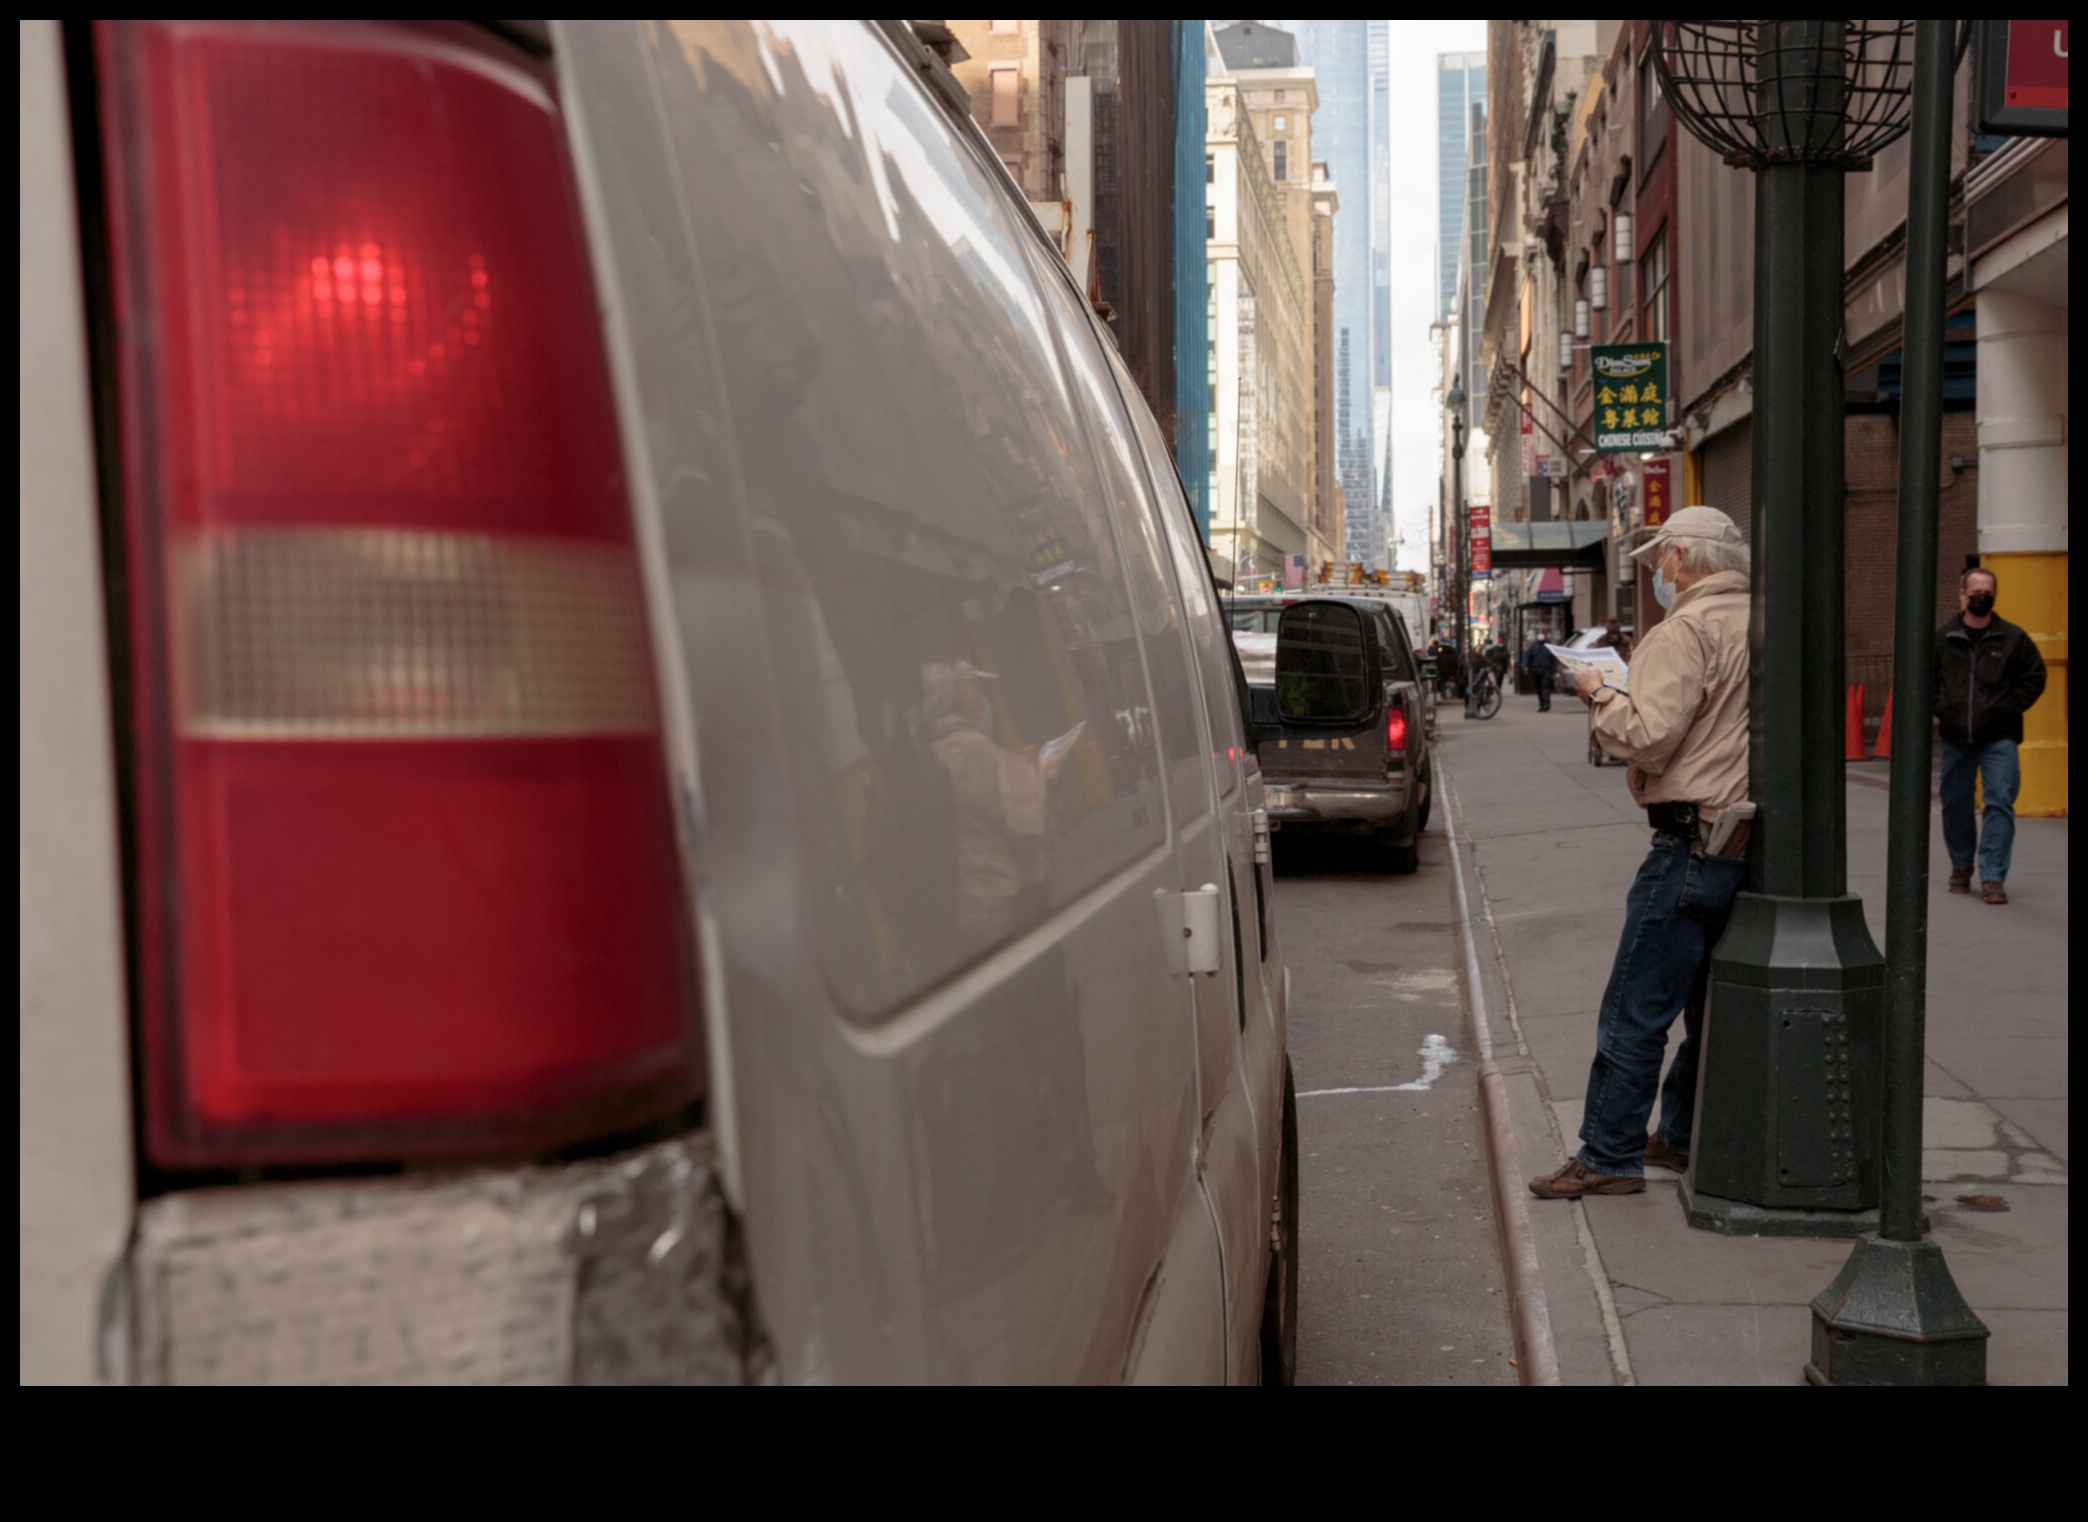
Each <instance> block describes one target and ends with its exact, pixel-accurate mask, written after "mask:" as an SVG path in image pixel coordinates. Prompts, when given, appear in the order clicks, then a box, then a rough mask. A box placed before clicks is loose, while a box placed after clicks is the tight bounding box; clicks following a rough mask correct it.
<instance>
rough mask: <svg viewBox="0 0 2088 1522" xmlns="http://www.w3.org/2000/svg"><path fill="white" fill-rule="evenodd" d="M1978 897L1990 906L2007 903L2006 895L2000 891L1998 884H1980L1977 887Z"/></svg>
mask: <svg viewBox="0 0 2088 1522" xmlns="http://www.w3.org/2000/svg"><path fill="white" fill-rule="evenodd" d="M1979 896H1980V897H1981V898H1983V899H1985V900H1986V901H1987V902H1988V903H1990V904H2005V903H2007V902H2008V894H2007V893H2005V892H2004V891H2003V890H2002V887H2001V885H2000V884H1999V883H1981V884H1980V885H1979Z"/></svg>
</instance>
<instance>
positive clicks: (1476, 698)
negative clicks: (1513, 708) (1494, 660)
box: [1468, 666, 1501, 719]
mask: <svg viewBox="0 0 2088 1522" xmlns="http://www.w3.org/2000/svg"><path fill="white" fill-rule="evenodd" d="M1468 708H1469V712H1471V713H1473V714H1476V715H1477V716H1478V717H1479V718H1482V719H1490V718H1492V717H1493V716H1494V715H1495V714H1497V713H1499V712H1500V711H1501V682H1500V678H1498V677H1496V676H1495V675H1494V674H1493V668H1492V667H1491V666H1483V667H1481V668H1480V670H1479V674H1478V675H1477V676H1475V677H1473V678H1472V696H1471V702H1470V704H1469V705H1468Z"/></svg>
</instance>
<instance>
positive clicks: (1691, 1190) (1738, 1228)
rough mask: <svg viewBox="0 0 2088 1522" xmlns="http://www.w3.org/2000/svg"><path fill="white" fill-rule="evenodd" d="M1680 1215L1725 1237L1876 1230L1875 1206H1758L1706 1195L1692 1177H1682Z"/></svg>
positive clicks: (1845, 1234)
mask: <svg viewBox="0 0 2088 1522" xmlns="http://www.w3.org/2000/svg"><path fill="white" fill-rule="evenodd" d="M1682 1218H1683V1219H1684V1220H1685V1221H1687V1222H1688V1223H1689V1224H1690V1225H1691V1226H1694V1227H1695V1228H1696V1229H1697V1230H1698V1231H1715V1232H1717V1233H1718V1234H1719V1235H1720V1236H1725V1237H1859V1236H1862V1235H1863V1234H1864V1233H1865V1232H1868V1231H1876V1230H1877V1229H1878V1208H1877V1206H1875V1205H1873V1206H1870V1207H1868V1208H1867V1209H1858V1210H1808V1209H1806V1208H1804V1207H1803V1206H1795V1205H1791V1206H1778V1205H1757V1204H1755V1203H1754V1202H1753V1201H1751V1200H1730V1199H1725V1198H1723V1197H1722V1196H1719V1195H1715V1194H1705V1193H1703V1192H1702V1191H1700V1190H1699V1189H1698V1188H1697V1187H1696V1179H1695V1178H1694V1177H1693V1176H1686V1177H1684V1178H1683V1180H1682Z"/></svg>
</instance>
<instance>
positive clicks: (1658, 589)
mask: <svg viewBox="0 0 2088 1522" xmlns="http://www.w3.org/2000/svg"><path fill="white" fill-rule="evenodd" d="M1653 600H1654V601H1655V602H1657V603H1659V604H1660V605H1661V606H1662V607H1663V608H1671V607H1673V606H1674V605H1675V584H1674V582H1672V581H1670V580H1669V579H1668V573H1667V567H1666V565H1662V566H1661V567H1660V569H1659V570H1657V571H1655V572H1654V573H1653Z"/></svg>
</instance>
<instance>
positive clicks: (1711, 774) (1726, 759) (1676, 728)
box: [1593, 571, 1748, 818]
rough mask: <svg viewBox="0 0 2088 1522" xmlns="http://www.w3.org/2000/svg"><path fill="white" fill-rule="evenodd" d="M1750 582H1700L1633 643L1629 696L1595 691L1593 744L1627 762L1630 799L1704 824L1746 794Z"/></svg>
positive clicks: (1732, 575) (1726, 578)
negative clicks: (1682, 809)
mask: <svg viewBox="0 0 2088 1522" xmlns="http://www.w3.org/2000/svg"><path fill="white" fill-rule="evenodd" d="M1747 604H1748V596H1747V578H1746V577H1745V576H1743V575H1742V574H1740V573H1739V572H1738V571H1720V572H1718V573H1717V574H1716V575H1713V576H1706V577H1705V578H1704V579H1703V580H1702V581H1699V582H1697V583H1696V584H1695V585H1693V586H1691V587H1690V588H1689V590H1688V591H1686V592H1684V593H1682V594H1681V595H1680V596H1679V597H1677V598H1676V599H1675V605H1674V607H1673V608H1672V609H1670V610H1669V612H1668V616H1667V617H1666V618H1664V619H1662V620H1661V621H1660V622H1659V623H1658V624H1656V625H1654V626H1653V630H1652V632H1651V633H1649V634H1648V635H1647V636H1646V637H1645V638H1644V639H1642V640H1640V641H1639V644H1638V651H1637V654H1636V655H1635V656H1634V658H1633V660H1632V662H1631V691H1630V692H1628V693H1624V692H1617V691H1615V690H1608V689H1606V690H1604V691H1600V692H1597V693H1596V694H1595V702H1594V716H1593V720H1594V733H1595V739H1596V742H1597V743H1598V744H1600V745H1601V746H1602V748H1603V749H1604V750H1605V751H1607V752H1608V753H1609V754H1610V755H1612V756H1616V757H1619V758H1620V759H1622V760H1626V761H1629V762H1630V763H1631V771H1630V772H1629V774H1627V776H1626V778H1625V780H1626V781H1627V782H1629V783H1630V784H1631V796H1632V797H1633V798H1634V799H1635V800H1637V801H1638V803H1640V804H1641V805H1644V804H1648V803H1694V804H1696V805H1697V806H1698V807H1699V808H1701V809H1702V810H1703V811H1704V814H1705V816H1706V817H1707V818H1716V817H1717V815H1718V813H1719V812H1720V811H1721V810H1723V809H1725V808H1726V807H1727V806H1729V805H1731V804H1734V803H1738V802H1739V801H1740V800H1742V799H1743V798H1745V797H1746V796H1747Z"/></svg>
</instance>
